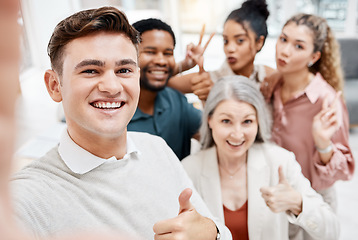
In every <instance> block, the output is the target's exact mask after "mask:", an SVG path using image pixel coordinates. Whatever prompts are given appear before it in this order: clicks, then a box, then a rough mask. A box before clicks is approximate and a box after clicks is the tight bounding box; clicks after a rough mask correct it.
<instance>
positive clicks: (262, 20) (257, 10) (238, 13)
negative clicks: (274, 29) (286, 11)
mask: <svg viewBox="0 0 358 240" xmlns="http://www.w3.org/2000/svg"><path fill="white" fill-rule="evenodd" d="M269 15H270V12H269V11H268V9H267V4H266V1H265V0H247V1H245V2H244V3H243V4H242V6H241V7H240V8H238V9H236V10H234V11H232V12H231V13H230V14H229V16H228V17H227V19H226V21H225V22H227V21H228V20H234V21H235V22H237V23H239V24H241V25H242V26H243V27H244V28H245V23H246V24H248V27H249V28H250V29H251V30H252V31H253V32H255V34H256V41H257V40H258V39H259V38H260V36H264V39H265V40H266V37H267V33H268V32H267V24H266V20H267V18H268V16H269Z"/></svg>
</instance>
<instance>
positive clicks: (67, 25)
mask: <svg viewBox="0 0 358 240" xmlns="http://www.w3.org/2000/svg"><path fill="white" fill-rule="evenodd" d="M98 32H118V33H123V34H124V35H126V36H127V37H128V38H129V39H130V40H131V42H132V43H133V45H134V46H135V47H136V49H137V46H138V43H139V34H138V32H137V31H136V30H135V29H134V28H133V27H132V26H131V25H130V24H129V22H128V19H127V17H126V15H125V14H124V13H123V12H121V11H120V10H118V9H117V8H115V7H101V8H97V9H89V10H83V11H80V12H77V13H75V14H73V15H71V16H69V17H67V18H66V19H64V20H62V21H61V22H60V23H59V24H57V26H56V27H55V29H54V32H53V34H52V36H51V38H50V41H49V43H48V46H47V54H48V55H49V57H50V61H51V67H52V69H54V70H55V71H56V72H57V73H58V74H59V75H62V70H63V69H62V68H63V52H64V47H65V46H66V44H68V43H69V42H70V41H72V40H74V39H76V38H80V37H84V36H88V35H90V34H93V33H98Z"/></svg>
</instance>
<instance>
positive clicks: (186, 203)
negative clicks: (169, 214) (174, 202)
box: [153, 188, 217, 240]
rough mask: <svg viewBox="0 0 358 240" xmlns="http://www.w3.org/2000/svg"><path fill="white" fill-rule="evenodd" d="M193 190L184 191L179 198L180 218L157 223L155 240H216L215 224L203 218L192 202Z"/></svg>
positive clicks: (154, 227) (154, 228)
mask: <svg viewBox="0 0 358 240" xmlns="http://www.w3.org/2000/svg"><path fill="white" fill-rule="evenodd" d="M191 195H192V190H191V189H190V188H187V189H184V190H183V191H182V192H181V194H180V196H179V205H180V209H179V214H178V216H176V217H174V218H171V219H167V220H163V221H160V222H157V223H156V224H155V225H154V226H153V230H154V233H155V235H154V239H155V240H161V239H165V240H171V239H182V240H184V239H187V240H192V239H196V240H200V239H203V240H204V239H205V240H207V239H215V237H216V233H217V231H216V226H215V223H214V222H213V221H212V220H211V219H209V218H206V217H203V216H201V215H200V214H199V213H198V212H197V211H196V210H195V208H194V206H193V205H192V204H191V202H190V197H191Z"/></svg>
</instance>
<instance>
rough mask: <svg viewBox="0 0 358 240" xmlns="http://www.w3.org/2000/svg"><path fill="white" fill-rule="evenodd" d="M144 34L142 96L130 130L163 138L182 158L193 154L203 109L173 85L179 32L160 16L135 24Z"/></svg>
mask: <svg viewBox="0 0 358 240" xmlns="http://www.w3.org/2000/svg"><path fill="white" fill-rule="evenodd" d="M133 27H134V28H135V29H136V30H138V31H139V33H140V35H141V44H140V46H139V66H140V69H141V70H140V97H139V103H138V108H137V110H136V112H135V114H134V116H133V118H132V120H131V122H130V123H129V125H128V130H130V131H138V132H147V133H150V134H154V135H157V136H160V137H162V138H163V139H164V140H165V141H166V142H167V144H168V145H169V146H170V147H171V148H172V150H173V151H174V153H175V154H176V155H177V157H178V158H179V159H183V158H184V157H186V156H187V155H189V154H190V144H191V138H192V137H193V136H194V135H195V133H197V131H198V129H199V126H200V122H201V112H200V111H199V110H198V109H196V108H194V107H193V105H192V104H189V103H188V101H187V99H186V97H185V96H184V95H183V94H182V93H180V92H178V91H177V90H174V89H172V88H170V87H167V84H168V80H169V78H170V77H171V76H172V75H173V72H174V69H175V59H174V55H173V53H174V47H175V35H174V32H173V31H172V29H171V27H170V26H169V25H168V24H166V23H164V22H162V21H161V20H159V19H153V18H150V19H145V20H141V21H138V22H136V23H134V24H133Z"/></svg>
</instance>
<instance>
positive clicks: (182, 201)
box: [178, 188, 193, 214]
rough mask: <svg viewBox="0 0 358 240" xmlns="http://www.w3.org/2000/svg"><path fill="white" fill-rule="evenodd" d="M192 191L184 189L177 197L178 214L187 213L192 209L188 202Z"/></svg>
mask: <svg viewBox="0 0 358 240" xmlns="http://www.w3.org/2000/svg"><path fill="white" fill-rule="evenodd" d="M192 194H193V191H192V190H191V189H190V188H186V189H184V190H183V191H182V192H181V193H180V195H179V199H178V200H179V206H180V208H179V214H181V213H183V212H186V211H189V210H190V209H192V208H193V205H192V204H191V202H190V198H191V195H192Z"/></svg>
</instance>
